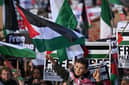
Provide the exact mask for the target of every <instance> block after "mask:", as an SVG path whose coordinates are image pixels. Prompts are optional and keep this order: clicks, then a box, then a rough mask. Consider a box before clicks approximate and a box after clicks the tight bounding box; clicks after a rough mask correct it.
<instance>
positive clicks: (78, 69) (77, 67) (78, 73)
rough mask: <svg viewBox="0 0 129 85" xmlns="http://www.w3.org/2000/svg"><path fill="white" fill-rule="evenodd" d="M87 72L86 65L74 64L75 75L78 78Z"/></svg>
mask: <svg viewBox="0 0 129 85" xmlns="http://www.w3.org/2000/svg"><path fill="white" fill-rule="evenodd" d="M86 72H87V69H86V68H85V65H84V64H81V63H78V62H76V63H75V64H74V73H75V75H76V76H82V75H83V74H84V73H86Z"/></svg>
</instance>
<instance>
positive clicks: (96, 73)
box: [93, 69, 100, 82]
mask: <svg viewBox="0 0 129 85" xmlns="http://www.w3.org/2000/svg"><path fill="white" fill-rule="evenodd" d="M93 78H94V79H95V80H96V82H99V81H100V71H99V69H96V70H95V72H94V73H93Z"/></svg>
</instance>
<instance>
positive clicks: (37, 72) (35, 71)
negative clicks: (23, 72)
mask: <svg viewBox="0 0 129 85" xmlns="http://www.w3.org/2000/svg"><path fill="white" fill-rule="evenodd" d="M32 77H33V78H40V77H41V74H40V70H39V69H38V68H34V69H33V72H32Z"/></svg>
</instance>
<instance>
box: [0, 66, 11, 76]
mask: <svg viewBox="0 0 129 85" xmlns="http://www.w3.org/2000/svg"><path fill="white" fill-rule="evenodd" d="M3 70H5V71H8V72H9V73H10V75H12V72H11V70H10V69H9V68H8V67H3V68H1V69H0V75H1V74H2V72H3Z"/></svg>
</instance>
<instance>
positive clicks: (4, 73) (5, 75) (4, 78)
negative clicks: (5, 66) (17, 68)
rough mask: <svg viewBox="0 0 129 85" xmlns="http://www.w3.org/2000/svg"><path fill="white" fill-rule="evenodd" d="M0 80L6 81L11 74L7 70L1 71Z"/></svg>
mask: <svg viewBox="0 0 129 85" xmlns="http://www.w3.org/2000/svg"><path fill="white" fill-rule="evenodd" d="M1 78H2V79H3V80H6V81H7V80H9V79H10V78H11V73H10V72H9V71H8V70H2V72H1Z"/></svg>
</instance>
